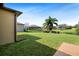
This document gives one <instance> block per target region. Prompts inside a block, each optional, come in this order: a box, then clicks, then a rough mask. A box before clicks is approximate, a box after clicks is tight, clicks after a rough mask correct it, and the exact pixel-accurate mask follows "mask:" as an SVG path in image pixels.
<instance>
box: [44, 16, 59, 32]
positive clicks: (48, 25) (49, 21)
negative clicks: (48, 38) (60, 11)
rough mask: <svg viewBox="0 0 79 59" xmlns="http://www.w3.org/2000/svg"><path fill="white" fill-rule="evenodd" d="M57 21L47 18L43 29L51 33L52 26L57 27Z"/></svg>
mask: <svg viewBox="0 0 79 59" xmlns="http://www.w3.org/2000/svg"><path fill="white" fill-rule="evenodd" d="M57 21H58V20H57V19H56V18H51V17H50V16H49V18H48V19H46V20H45V23H44V24H43V28H44V29H46V30H47V31H49V32H51V31H52V29H53V27H54V26H53V25H54V24H55V25H58V24H57Z"/></svg>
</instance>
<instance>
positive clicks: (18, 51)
mask: <svg viewBox="0 0 79 59" xmlns="http://www.w3.org/2000/svg"><path fill="white" fill-rule="evenodd" d="M63 32H65V31H63ZM17 39H18V40H20V39H22V41H19V42H16V43H11V44H7V45H3V46H0V55H10V56H11V55H13V56H17V55H18V56H23V55H24V56H53V55H54V53H55V52H56V50H57V49H58V48H59V46H60V45H61V44H62V43H63V42H66V43H71V44H75V45H79V35H76V34H69V33H60V34H54V33H43V32H18V33H17Z"/></svg>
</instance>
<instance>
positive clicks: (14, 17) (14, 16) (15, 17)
mask: <svg viewBox="0 0 79 59" xmlns="http://www.w3.org/2000/svg"><path fill="white" fill-rule="evenodd" d="M14 41H15V42H16V13H15V15H14Z"/></svg>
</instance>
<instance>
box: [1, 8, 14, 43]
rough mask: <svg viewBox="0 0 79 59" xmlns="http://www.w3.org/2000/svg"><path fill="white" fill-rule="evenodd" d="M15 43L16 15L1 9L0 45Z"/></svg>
mask: <svg viewBox="0 0 79 59" xmlns="http://www.w3.org/2000/svg"><path fill="white" fill-rule="evenodd" d="M12 42H14V13H12V12H10V11H6V10H2V9H0V44H6V43H12Z"/></svg>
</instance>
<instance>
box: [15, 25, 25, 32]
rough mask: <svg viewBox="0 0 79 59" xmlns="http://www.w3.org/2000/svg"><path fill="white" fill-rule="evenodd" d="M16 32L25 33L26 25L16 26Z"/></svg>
mask: <svg viewBox="0 0 79 59" xmlns="http://www.w3.org/2000/svg"><path fill="white" fill-rule="evenodd" d="M16 31H17V32H23V31H24V25H23V24H17V25H16Z"/></svg>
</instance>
